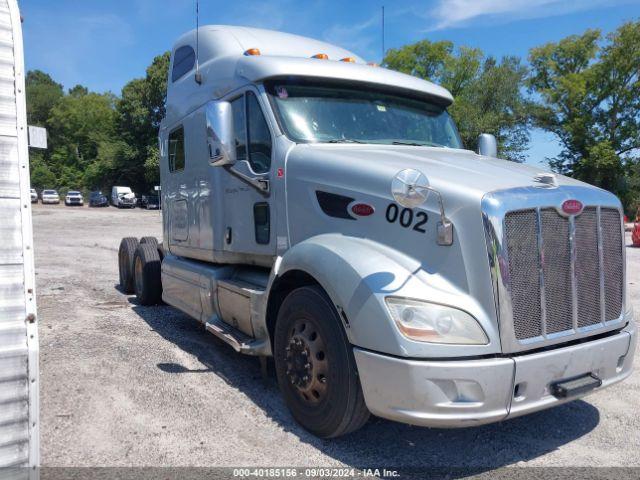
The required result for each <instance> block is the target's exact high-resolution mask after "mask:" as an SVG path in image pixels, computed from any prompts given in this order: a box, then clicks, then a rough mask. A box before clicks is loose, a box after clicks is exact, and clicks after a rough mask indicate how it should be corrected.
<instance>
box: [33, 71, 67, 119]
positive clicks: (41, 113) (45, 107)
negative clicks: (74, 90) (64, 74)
mask: <svg viewBox="0 0 640 480" xmlns="http://www.w3.org/2000/svg"><path fill="white" fill-rule="evenodd" d="M25 92H26V97H27V122H28V123H29V125H38V126H41V127H44V126H45V125H46V123H47V119H48V118H49V114H50V113H51V109H52V108H53V107H54V106H55V104H56V103H58V101H59V100H60V99H61V98H62V97H63V95H64V91H63V89H62V85H60V84H59V83H56V82H54V81H53V79H52V78H51V77H50V76H49V75H48V74H47V73H44V72H42V71H40V70H31V71H29V72H27V77H26V78H25Z"/></svg>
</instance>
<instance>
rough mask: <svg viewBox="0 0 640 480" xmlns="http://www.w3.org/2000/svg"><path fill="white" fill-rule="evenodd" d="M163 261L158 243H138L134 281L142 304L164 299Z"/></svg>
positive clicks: (134, 260) (158, 301)
mask: <svg viewBox="0 0 640 480" xmlns="http://www.w3.org/2000/svg"><path fill="white" fill-rule="evenodd" d="M161 263H162V261H161V260H160V254H159V253H158V246H157V244H153V243H141V244H140V245H138V248H137V249H136V253H135V256H134V259H133V272H134V273H133V275H134V282H133V283H134V289H135V292H136V297H138V300H139V301H140V303H141V304H142V305H157V304H158V303H160V302H161V301H162V278H161V277H162V272H161V271H162V268H161Z"/></svg>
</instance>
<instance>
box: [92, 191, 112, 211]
mask: <svg viewBox="0 0 640 480" xmlns="http://www.w3.org/2000/svg"><path fill="white" fill-rule="evenodd" d="M89 206H90V207H108V206H109V200H108V199H107V197H106V196H105V195H103V194H102V192H101V191H99V190H97V191H95V192H91V193H90V194H89Z"/></svg>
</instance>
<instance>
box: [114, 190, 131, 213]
mask: <svg viewBox="0 0 640 480" xmlns="http://www.w3.org/2000/svg"><path fill="white" fill-rule="evenodd" d="M111 203H112V204H113V206H114V207H118V208H123V207H127V208H135V206H136V196H135V194H134V193H133V192H132V191H131V189H130V188H129V187H113V188H112V189H111Z"/></svg>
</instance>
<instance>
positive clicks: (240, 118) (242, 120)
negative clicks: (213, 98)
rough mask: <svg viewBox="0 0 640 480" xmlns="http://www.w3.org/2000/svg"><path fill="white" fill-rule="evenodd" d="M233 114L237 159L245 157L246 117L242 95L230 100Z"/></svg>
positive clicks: (244, 158)
mask: <svg viewBox="0 0 640 480" xmlns="http://www.w3.org/2000/svg"><path fill="white" fill-rule="evenodd" d="M231 112H232V114H233V131H234V135H235V137H236V138H235V144H236V158H237V160H246V159H247V117H246V115H245V108H244V95H243V96H241V97H238V98H236V99H235V100H233V101H232V102H231Z"/></svg>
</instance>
